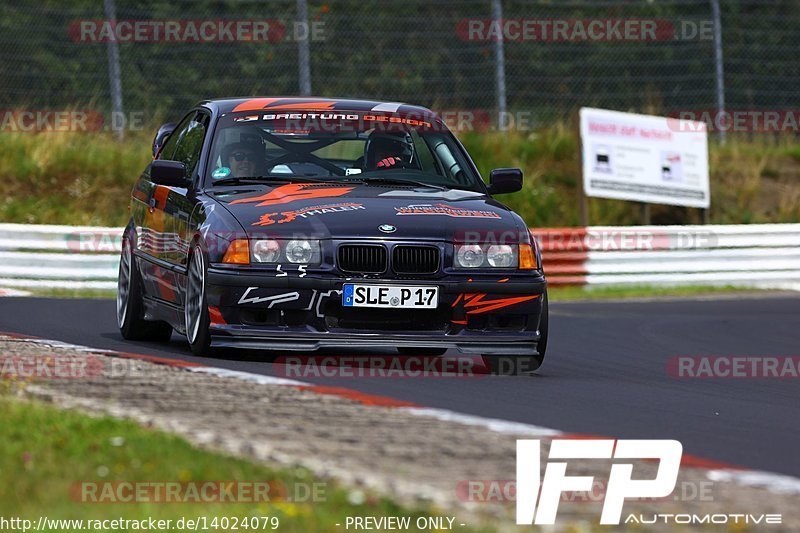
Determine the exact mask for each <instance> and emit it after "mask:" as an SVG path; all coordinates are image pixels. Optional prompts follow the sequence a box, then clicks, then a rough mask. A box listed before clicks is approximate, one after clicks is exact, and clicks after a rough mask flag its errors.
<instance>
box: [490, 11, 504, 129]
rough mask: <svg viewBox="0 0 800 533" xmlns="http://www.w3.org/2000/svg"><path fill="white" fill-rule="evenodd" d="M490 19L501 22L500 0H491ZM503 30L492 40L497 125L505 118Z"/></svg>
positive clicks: (497, 22)
mask: <svg viewBox="0 0 800 533" xmlns="http://www.w3.org/2000/svg"><path fill="white" fill-rule="evenodd" d="M492 20H493V21H494V22H495V23H496V24H500V25H502V23H503V3H502V0H492ZM503 38H504V36H503V32H502V31H501V32H499V36H498V38H497V40H496V41H495V42H494V69H495V70H494V77H495V96H496V98H497V125H498V127H499V126H500V125H501V121H502V120H505V119H506V117H505V115H506V110H507V102H506V56H505V51H504V49H503Z"/></svg>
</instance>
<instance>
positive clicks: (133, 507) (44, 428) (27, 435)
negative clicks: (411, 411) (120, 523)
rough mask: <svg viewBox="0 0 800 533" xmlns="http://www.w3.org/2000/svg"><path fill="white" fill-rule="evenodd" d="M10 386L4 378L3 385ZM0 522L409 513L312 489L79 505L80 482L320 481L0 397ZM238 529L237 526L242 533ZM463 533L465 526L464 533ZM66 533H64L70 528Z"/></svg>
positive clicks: (131, 427)
mask: <svg viewBox="0 0 800 533" xmlns="http://www.w3.org/2000/svg"><path fill="white" fill-rule="evenodd" d="M14 386H16V385H15V384H13V383H11V382H9V381H0V387H3V388H5V389H10V388H12V387H14ZM0 427H2V431H1V432H0V449H2V450H3V453H1V454H0V517H6V518H9V517H20V518H25V519H30V520H33V521H34V524H36V520H37V519H38V517H39V516H46V517H49V518H54V519H114V518H127V519H142V518H147V517H153V518H156V519H172V520H177V519H178V518H180V517H187V518H196V517H202V516H205V517H209V519H210V518H211V517H240V518H241V517H251V516H270V517H272V516H276V517H278V519H279V520H280V531H333V530H336V529H342V528H337V527H336V526H335V524H336V523H342V524H343V523H344V522H343V521H344V518H345V516H348V515H349V516H411V517H412V523H413V521H414V520H415V519H416V518H417V517H419V516H426V515H428V514H429V513H430V512H431V510H429V509H409V508H406V507H403V506H400V505H397V504H395V503H393V502H392V501H390V500H389V499H386V498H380V497H376V496H373V495H370V494H366V495H364V494H362V493H360V492H358V493H357V492H355V491H348V490H346V489H344V488H342V487H340V486H335V485H332V484H330V483H327V484H325V485H322V486H317V488H318V490H317V494H318V495H322V496H324V497H319V498H317V501H309V500H311V498H299V500H301V501H297V500H298V498H295V501H294V502H290V501H288V500H286V499H279V500H278V501H271V502H267V503H84V502H83V501H81V497H80V496H79V494H80V492H78V493H77V494H78V495H75V494H76V493H75V492H74V491H75V490H76V489H75V487H76V486H80V485H77V484H80V483H82V482H92V483H102V482H104V481H112V482H113V481H128V482H132V481H139V482H144V481H162V482H163V481H178V482H181V483H189V482H203V481H238V482H264V481H267V482H270V486H271V487H272V486H274V487H280V486H283V487H309V486H312V485H311V484H313V483H320V481H319V480H318V479H315V478H314V477H313V476H312V475H310V474H309V473H308V472H307V471H305V470H303V469H299V468H298V469H291V470H282V469H273V468H269V467H267V466H262V465H259V464H254V463H251V462H248V461H245V460H241V459H235V458H232V457H227V456H224V455H220V454H216V453H211V452H208V451H203V450H199V449H197V448H194V447H193V446H191V445H190V444H189V443H188V442H187V441H185V440H183V439H182V438H179V437H176V436H172V435H169V434H166V433H163V432H161V431H155V430H151V429H147V428H144V427H141V426H139V425H137V424H134V423H132V422H128V421H121V420H117V419H113V418H109V417H102V418H95V417H89V416H86V415H83V414H80V413H77V412H74V411H62V410H59V409H57V408H55V407H53V406H51V405H48V404H44V403H41V402H37V401H21V400H18V399H15V398H12V397H10V396H8V395H7V394H0ZM240 529H241V528H240ZM460 529H464V530H467V531H469V528H460ZM68 530H69V529H65V530H63V529H62V530H60V531H68Z"/></svg>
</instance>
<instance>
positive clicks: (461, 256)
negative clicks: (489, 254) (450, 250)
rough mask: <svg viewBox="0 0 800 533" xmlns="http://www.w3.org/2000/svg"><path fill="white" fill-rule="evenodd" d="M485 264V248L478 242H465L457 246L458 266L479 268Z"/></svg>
mask: <svg viewBox="0 0 800 533" xmlns="http://www.w3.org/2000/svg"><path fill="white" fill-rule="evenodd" d="M482 264H483V249H482V248H481V247H480V246H478V245H477V244H464V245H462V246H458V247H457V248H456V267H457V268H458V267H460V268H478V267H480V266H481V265H482Z"/></svg>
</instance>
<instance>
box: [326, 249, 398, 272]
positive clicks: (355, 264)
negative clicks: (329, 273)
mask: <svg viewBox="0 0 800 533" xmlns="http://www.w3.org/2000/svg"><path fill="white" fill-rule="evenodd" d="M338 259H339V260H338V263H339V270H341V271H342V272H352V273H354V274H380V273H381V272H386V262H387V261H386V260H387V254H386V248H385V247H384V246H381V245H380V244H343V245H341V246H339V258H338Z"/></svg>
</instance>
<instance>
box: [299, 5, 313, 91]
mask: <svg viewBox="0 0 800 533" xmlns="http://www.w3.org/2000/svg"><path fill="white" fill-rule="evenodd" d="M297 22H298V23H300V24H301V25H305V28H304V30H305V31H304V32H303V35H305V38H304V39H298V40H297V69H298V79H299V82H300V94H301V95H303V96H308V95H310V94H311V50H310V42H309V41H310V40H311V28H309V27H308V2H307V1H306V0H297Z"/></svg>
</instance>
